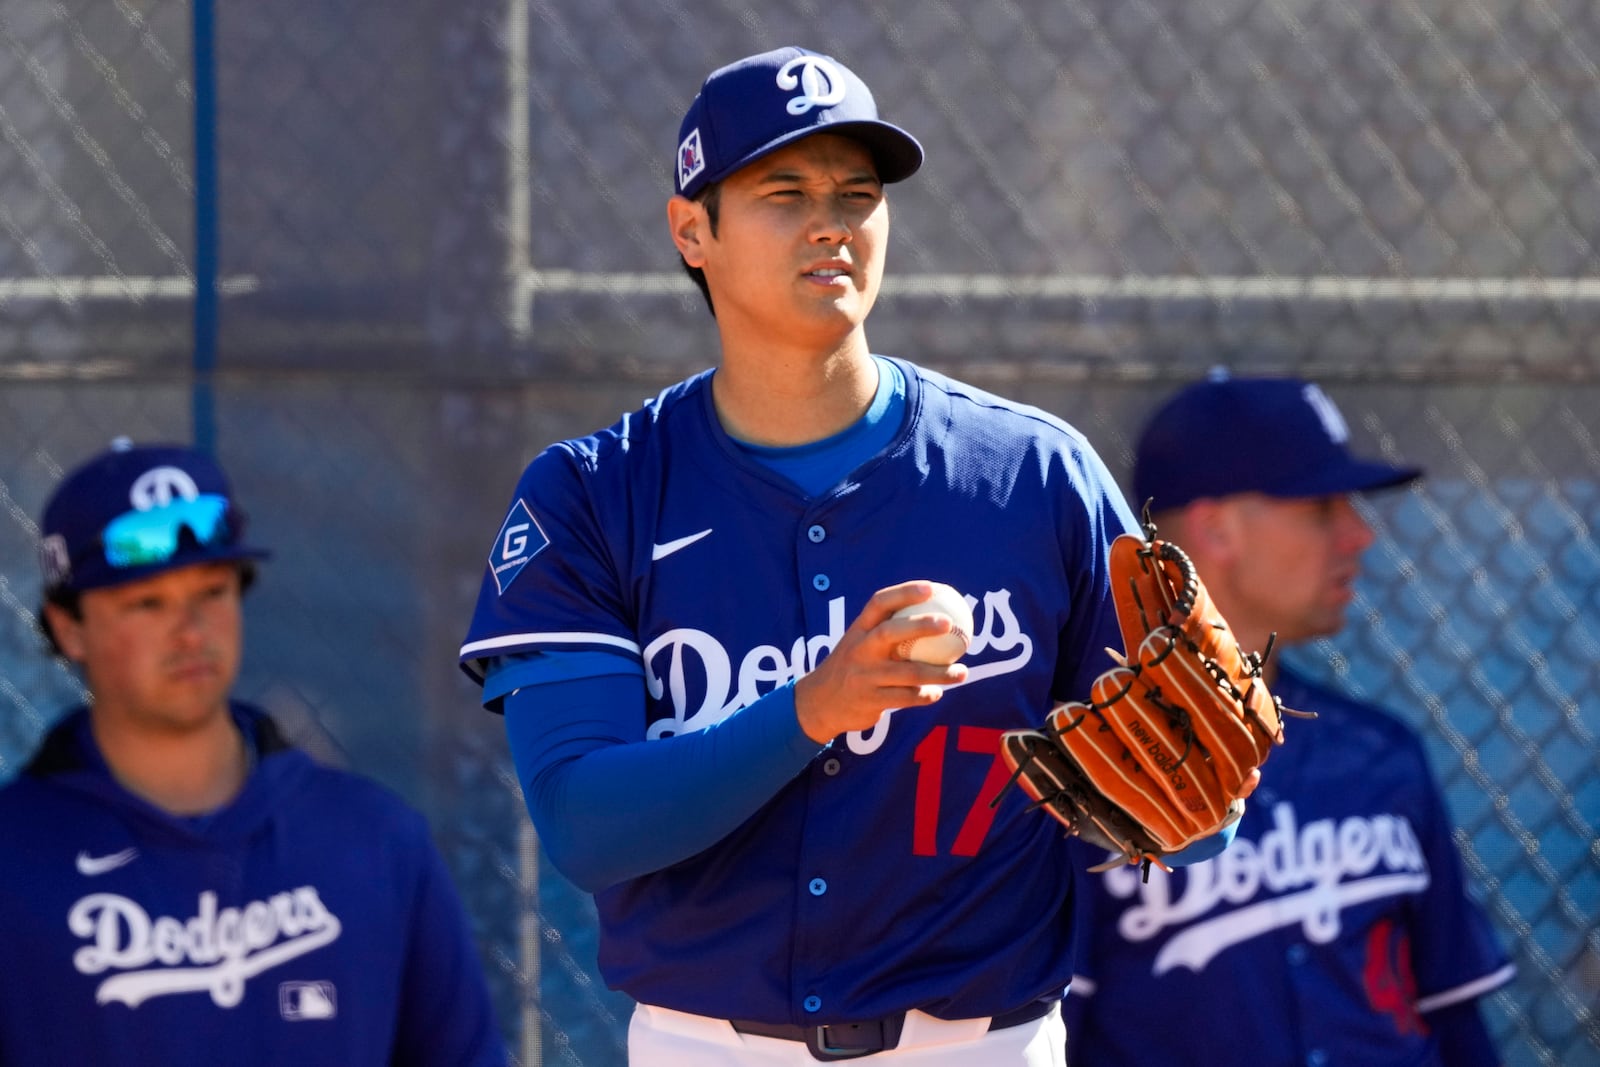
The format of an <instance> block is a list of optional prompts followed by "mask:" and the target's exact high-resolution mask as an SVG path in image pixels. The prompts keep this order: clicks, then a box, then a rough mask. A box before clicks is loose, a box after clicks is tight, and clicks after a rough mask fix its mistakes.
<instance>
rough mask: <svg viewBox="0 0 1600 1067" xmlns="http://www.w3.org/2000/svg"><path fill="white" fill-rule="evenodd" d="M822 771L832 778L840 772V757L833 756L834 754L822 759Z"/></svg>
mask: <svg viewBox="0 0 1600 1067" xmlns="http://www.w3.org/2000/svg"><path fill="white" fill-rule="evenodd" d="M822 773H823V774H826V775H827V776H828V777H829V778H832V777H833V776H834V775H836V774H838V773H839V761H838V759H837V758H835V757H833V756H829V757H828V758H827V759H825V760H823V761H822Z"/></svg>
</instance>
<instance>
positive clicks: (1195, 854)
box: [1162, 800, 1250, 867]
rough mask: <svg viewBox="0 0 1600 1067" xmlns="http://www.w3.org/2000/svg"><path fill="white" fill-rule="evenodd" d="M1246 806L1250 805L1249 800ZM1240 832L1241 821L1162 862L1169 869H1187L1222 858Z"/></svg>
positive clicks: (1232, 823) (1236, 820) (1165, 858)
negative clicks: (1205, 861) (1191, 865)
mask: <svg viewBox="0 0 1600 1067" xmlns="http://www.w3.org/2000/svg"><path fill="white" fill-rule="evenodd" d="M1245 803H1246V804H1248V803H1250V802H1249V801H1248V800H1247V801H1245ZM1238 832H1239V820H1238V819H1235V820H1233V822H1231V823H1229V824H1228V825H1227V826H1224V827H1223V828H1222V829H1220V830H1218V831H1217V832H1216V833H1214V834H1212V835H1211V836H1210V837H1202V838H1201V839H1200V840H1198V841H1196V842H1195V843H1194V844H1192V845H1190V846H1189V847H1188V848H1185V849H1180V850H1178V851H1177V852H1174V853H1173V854H1172V855H1170V856H1166V857H1163V859H1162V862H1163V863H1165V864H1166V865H1167V866H1168V867H1187V866H1189V864H1191V863H1199V862H1201V861H1202V860H1208V859H1210V858H1211V857H1213V856H1220V855H1222V852H1223V850H1224V849H1226V848H1227V847H1228V846H1229V845H1231V844H1233V835H1234V834H1236V833H1238Z"/></svg>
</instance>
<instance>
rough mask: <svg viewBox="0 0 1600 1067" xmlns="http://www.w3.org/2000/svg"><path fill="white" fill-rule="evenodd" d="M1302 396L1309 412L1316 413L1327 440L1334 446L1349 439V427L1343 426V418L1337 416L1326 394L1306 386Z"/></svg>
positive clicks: (1311, 386)
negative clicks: (1308, 407)
mask: <svg viewBox="0 0 1600 1067" xmlns="http://www.w3.org/2000/svg"><path fill="white" fill-rule="evenodd" d="M1303 395H1304V396H1305V398H1306V403H1307V404H1310V405H1311V410H1312V411H1315V412H1316V413H1317V418H1319V419H1321V420H1322V428H1323V429H1324V430H1326V431H1327V432H1328V440H1330V441H1332V442H1333V443H1334V444H1336V445H1342V444H1344V443H1345V442H1346V441H1348V440H1349V439H1350V427H1348V426H1346V425H1345V422H1344V416H1343V415H1341V414H1339V409H1338V408H1336V407H1334V404H1333V401H1332V400H1330V399H1328V394H1327V393H1324V392H1323V391H1322V390H1321V389H1320V388H1319V387H1317V386H1315V385H1308V386H1306V387H1305V390H1304V393H1303Z"/></svg>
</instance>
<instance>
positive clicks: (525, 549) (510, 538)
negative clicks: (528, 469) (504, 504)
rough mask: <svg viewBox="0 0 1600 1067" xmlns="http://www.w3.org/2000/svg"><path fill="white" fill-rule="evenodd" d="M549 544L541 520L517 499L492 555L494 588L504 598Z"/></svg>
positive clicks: (490, 566)
mask: <svg viewBox="0 0 1600 1067" xmlns="http://www.w3.org/2000/svg"><path fill="white" fill-rule="evenodd" d="M549 545H550V538H548V537H546V536H545V533H544V528H543V527H541V526H540V525H539V520H538V519H536V518H534V517H533V512H531V511H529V510H528V505H527V504H524V503H523V502H522V500H521V498H518V500H517V502H516V503H515V504H512V505H511V510H510V511H509V512H507V513H506V521H505V522H503V523H501V524H500V533H499V535H498V536H496V537H495V539H494V548H493V549H491V550H490V552H489V573H490V574H492V575H494V584H495V588H497V589H499V590H500V593H501V595H504V594H505V591H506V590H507V589H508V588H509V587H510V586H511V583H512V582H513V581H515V580H516V577H517V575H519V574H521V573H522V568H524V567H526V566H527V565H528V561H529V560H531V559H532V558H533V557H534V556H537V555H538V554H539V553H540V552H543V551H544V550H545V549H546V548H548V547H549Z"/></svg>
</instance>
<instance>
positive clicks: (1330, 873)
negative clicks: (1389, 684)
mask: <svg viewBox="0 0 1600 1067" xmlns="http://www.w3.org/2000/svg"><path fill="white" fill-rule="evenodd" d="M1273 692H1274V693H1275V694H1276V695H1277V696H1279V697H1281V698H1282V700H1283V702H1284V704H1285V705H1287V706H1288V707H1291V708H1298V709H1300V710H1303V711H1314V712H1316V713H1317V716H1318V717H1317V718H1316V719H1314V720H1308V721H1295V720H1291V721H1290V724H1289V736H1288V741H1287V743H1286V744H1285V745H1284V746H1283V747H1282V748H1280V749H1278V750H1276V751H1275V752H1274V753H1273V754H1272V757H1271V758H1270V759H1269V760H1268V761H1267V762H1266V764H1265V765H1264V766H1263V767H1262V769H1261V770H1262V783H1261V786H1260V788H1258V789H1257V790H1256V792H1255V794H1254V795H1253V796H1252V797H1251V798H1250V800H1249V801H1248V802H1247V806H1246V811H1245V814H1244V817H1243V819H1242V820H1241V821H1240V824H1239V830H1238V833H1237V835H1236V837H1235V838H1234V842H1233V845H1232V847H1230V848H1229V849H1228V851H1226V852H1224V853H1223V854H1222V855H1221V856H1219V857H1217V858H1216V859H1213V860H1208V861H1206V862H1204V863H1199V864H1195V865H1194V866H1192V867H1186V868H1182V869H1179V870H1177V871H1175V872H1173V873H1172V874H1164V873H1163V872H1161V871H1160V870H1152V871H1151V872H1150V879H1149V881H1148V882H1145V883H1142V882H1140V880H1139V877H1138V874H1137V872H1136V871H1135V870H1134V869H1133V868H1131V867H1130V868H1125V869H1116V870H1112V871H1109V872H1106V873H1105V874H1102V875H1098V876H1091V881H1090V883H1089V885H1088V886H1086V887H1085V892H1084V893H1083V894H1082V895H1081V897H1080V899H1079V904H1080V912H1079V914H1080V920H1081V929H1082V930H1083V943H1082V945H1081V948H1080V951H1081V953H1082V954H1081V956H1080V958H1079V961H1078V964H1079V966H1078V975H1079V976H1080V977H1076V978H1074V980H1073V983H1072V990H1071V992H1072V995H1071V996H1070V997H1069V998H1068V1020H1069V1021H1068V1029H1067V1032H1068V1037H1069V1041H1070V1043H1071V1053H1072V1054H1071V1055H1070V1056H1069V1060H1072V1061H1073V1062H1077V1059H1081V1060H1082V1062H1084V1063H1117V1064H1128V1065H1131V1067H1137V1065H1139V1064H1149V1065H1151V1067H1156V1065H1161V1067H1174V1065H1176V1067H1182V1065H1185V1064H1192V1065H1194V1067H1201V1065H1207V1067H1209V1065H1211V1064H1217V1063H1231V1062H1234V1061H1235V1060H1236V1059H1237V1057H1238V1054H1239V1050H1240V1049H1248V1050H1249V1059H1250V1062H1251V1063H1252V1064H1253V1065H1256V1067H1291V1065H1293V1067H1303V1065H1304V1064H1307V1063H1328V1064H1361V1065H1362V1067H1385V1065H1392V1067H1402V1065H1404V1067H1425V1065H1430V1064H1438V1063H1439V1060H1438V1058H1437V1057H1438V1052H1437V1048H1436V1044H1435V1042H1434V1040H1433V1038H1432V1036H1431V1034H1430V1033H1429V1029H1428V1023H1427V1020H1426V1019H1425V1018H1423V1017H1422V1015H1421V1013H1422V1012H1426V1011H1428V1010H1431V1009H1433V1008H1442V1007H1446V1006H1448V1005H1452V1004H1459V1003H1461V1002H1463V1001H1467V1000H1470V999H1472V998H1474V997H1477V996H1481V995H1483V994H1485V993H1488V992H1490V991H1492V990H1494V989H1496V988H1498V987H1499V986H1501V985H1503V984H1504V983H1505V982H1507V981H1509V980H1510V978H1511V977H1512V973H1513V971H1512V967H1511V965H1510V963H1509V962H1508V960H1507V958H1506V956H1505V954H1504V952H1503V951H1502V950H1501V948H1500V947H1499V945H1498V944H1497V943H1496V938H1495V935H1494V932H1493V929H1492V928H1491V926H1490V924H1489V921H1488V918H1487V916H1486V915H1485V914H1484V913H1483V911H1482V909H1481V908H1480V907H1479V906H1478V905H1477V904H1476V903H1474V901H1473V900H1472V899H1471V898H1470V897H1469V896H1468V894H1467V891H1466V886H1465V884H1464V879H1463V874H1462V867H1461V861H1460V857H1459V856H1458V854H1457V852H1456V849H1455V844H1454V842H1453V840H1452V838H1451V826H1450V822H1449V819H1448V815H1447V813H1446V811H1445V808H1444V804H1443V801H1442V799H1441V798H1440V796H1439V794H1438V791H1437V790H1436V788H1435V787H1434V784H1433V780H1432V777H1431V775H1430V773H1429V769H1428V765H1427V761H1426V758H1425V756H1424V753H1423V750H1422V747H1421V743H1420V742H1419V741H1418V739H1417V738H1416V736H1415V735H1414V734H1413V733H1412V732H1411V731H1410V730H1409V729H1408V728H1407V727H1405V726H1404V725H1403V724H1401V723H1400V722H1399V721H1398V720H1396V719H1394V718H1392V717H1391V716H1389V715H1388V714H1386V713H1384V712H1382V711H1379V710H1376V709H1373V708H1370V707H1367V706H1365V705H1363V704H1360V703H1357V702H1355V701H1352V700H1350V699H1348V698H1346V697H1343V696H1340V695H1339V694H1337V693H1335V692H1333V691H1331V690H1328V689H1324V688H1321V687H1318V686H1314V685H1312V684H1310V683H1308V682H1306V681H1305V680H1304V679H1302V678H1300V677H1298V676H1296V675H1295V674H1293V673H1292V672H1290V671H1288V670H1284V671H1283V672H1282V673H1281V674H1280V677H1279V681H1278V683H1277V684H1276V685H1274V686H1273ZM1074 847H1075V848H1076V847H1083V846H1081V843H1076V844H1075V845H1074ZM1085 851H1087V849H1085ZM1093 858H1094V859H1099V858H1100V857H1099V856H1098V855H1096V856H1094V857H1093ZM1152 1004H1160V1005H1161V1010H1160V1011H1158V1012H1152V1011H1150V1010H1149V1009H1150V1005H1152ZM1240 1005H1248V1006H1249V1007H1248V1010H1244V1011H1241V1010H1239V1008H1240ZM1135 1017H1136V1018H1137V1019H1138V1020H1139V1022H1138V1025H1136V1026H1130V1025H1129V1024H1128V1020H1129V1019H1130V1018H1135Z"/></svg>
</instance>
